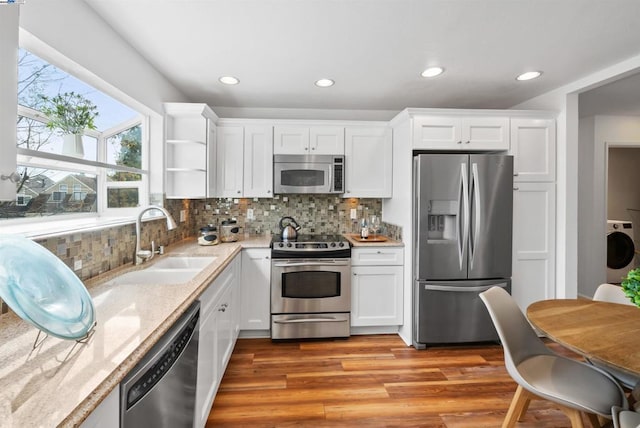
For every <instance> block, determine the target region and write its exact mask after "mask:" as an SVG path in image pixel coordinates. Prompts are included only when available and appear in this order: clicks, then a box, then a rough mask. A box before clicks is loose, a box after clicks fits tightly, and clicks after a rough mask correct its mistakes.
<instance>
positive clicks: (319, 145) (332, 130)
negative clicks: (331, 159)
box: [309, 126, 344, 155]
mask: <svg viewBox="0 0 640 428" xmlns="http://www.w3.org/2000/svg"><path fill="white" fill-rule="evenodd" d="M309 152H310V153H311V154H312V155H343V154H344V128H343V127H342V126H312V127H311V128H309Z"/></svg>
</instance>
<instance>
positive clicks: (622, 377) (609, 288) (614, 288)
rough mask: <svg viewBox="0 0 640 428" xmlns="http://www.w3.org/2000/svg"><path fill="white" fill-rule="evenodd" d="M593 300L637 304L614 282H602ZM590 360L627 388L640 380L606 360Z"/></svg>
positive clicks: (632, 386) (630, 387) (631, 387)
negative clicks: (612, 365)
mask: <svg viewBox="0 0 640 428" xmlns="http://www.w3.org/2000/svg"><path fill="white" fill-rule="evenodd" d="M593 300H597V301H601V302H610V303H619V304H622V305H631V306H635V305H634V303H633V302H631V300H629V298H628V297H627V296H626V295H625V294H624V290H623V289H622V287H620V286H619V285H614V284H607V283H605V284H600V285H599V286H598V288H597V289H596V292H595V293H594V294H593ZM588 361H589V363H591V364H593V365H594V366H596V367H600V368H601V369H603V370H604V371H606V372H608V373H609V374H610V375H611V376H613V377H614V378H615V379H616V380H617V381H618V382H620V383H621V384H622V386H624V387H625V388H628V389H633V388H634V387H635V386H636V385H637V384H638V382H639V381H640V378H639V377H637V376H633V375H632V374H629V373H625V372H623V371H621V370H618V369H617V368H615V367H611V366H610V365H609V364H606V363H605V362H600V361H596V360H592V359H589V360H588Z"/></svg>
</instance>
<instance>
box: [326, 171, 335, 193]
mask: <svg viewBox="0 0 640 428" xmlns="http://www.w3.org/2000/svg"><path fill="white" fill-rule="evenodd" d="M327 184H328V185H329V192H333V191H334V190H335V189H334V188H333V165H329V183H327Z"/></svg>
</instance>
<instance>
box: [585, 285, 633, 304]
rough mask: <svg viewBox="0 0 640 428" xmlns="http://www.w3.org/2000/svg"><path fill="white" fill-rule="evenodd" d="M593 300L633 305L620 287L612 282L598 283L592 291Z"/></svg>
mask: <svg viewBox="0 0 640 428" xmlns="http://www.w3.org/2000/svg"><path fill="white" fill-rule="evenodd" d="M593 300H598V301H601V302H611V303H620V304H622V305H632V306H633V302H632V301H631V300H629V298H628V297H627V296H626V295H625V294H624V290H623V289H622V287H620V286H619V285H614V284H607V283H605V284H600V285H599V286H598V288H596V292H595V293H593Z"/></svg>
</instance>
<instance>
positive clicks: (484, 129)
mask: <svg viewBox="0 0 640 428" xmlns="http://www.w3.org/2000/svg"><path fill="white" fill-rule="evenodd" d="M413 135H414V137H413V148H414V149H417V150H509V118H508V117H491V116H486V117H485V116H477V117H476V116H469V117H466V116H453V115H452V116H426V115H425V116H415V117H414V118H413Z"/></svg>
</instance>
